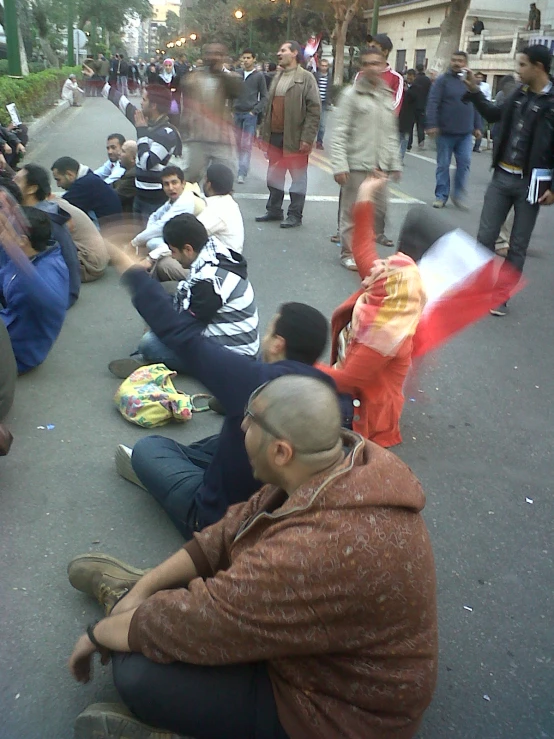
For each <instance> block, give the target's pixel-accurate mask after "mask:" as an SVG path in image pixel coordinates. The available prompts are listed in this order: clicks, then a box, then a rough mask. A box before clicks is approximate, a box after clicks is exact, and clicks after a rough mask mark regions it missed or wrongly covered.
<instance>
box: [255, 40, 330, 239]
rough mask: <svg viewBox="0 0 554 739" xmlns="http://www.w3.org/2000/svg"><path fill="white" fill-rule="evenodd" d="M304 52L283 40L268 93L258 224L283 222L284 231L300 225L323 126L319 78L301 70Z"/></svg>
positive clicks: (292, 42)
mask: <svg viewBox="0 0 554 739" xmlns="http://www.w3.org/2000/svg"><path fill="white" fill-rule="evenodd" d="M301 57H302V49H301V48H300V45H299V44H298V43H297V42H296V41H285V43H284V44H282V46H281V48H280V49H279V51H278V52H277V58H278V59H279V66H280V67H281V70H280V71H279V72H278V73H277V74H276V76H275V77H274V79H273V82H272V84H271V88H270V90H269V96H268V97H269V99H268V105H267V109H266V114H265V118H264V122H263V124H262V132H261V133H262V139H263V140H264V141H265V142H266V144H267V145H268V159H269V166H268V169H267V187H268V190H269V199H268V201H267V205H266V211H267V212H266V213H265V215H263V216H259V217H258V218H256V220H257V221H258V222H260V223H263V222H266V221H281V228H294V227H295V226H300V225H302V214H303V211H304V202H305V200H306V189H307V186H308V157H309V155H310V151H311V150H312V146H313V144H314V141H315V138H316V136H317V131H318V128H319V119H320V117H321V100H320V96H319V90H318V87H317V83H316V81H315V77H314V76H313V74H311V73H310V72H307V71H306V70H305V69H302V67H301V66H300V61H301ZM287 171H289V172H290V175H291V180H292V182H291V187H290V193H289V194H290V206H289V209H288V215H287V218H286V220H283V198H284V195H285V193H284V188H285V175H286V173H287Z"/></svg>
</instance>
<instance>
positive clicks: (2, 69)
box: [0, 59, 44, 77]
mask: <svg viewBox="0 0 554 739" xmlns="http://www.w3.org/2000/svg"><path fill="white" fill-rule="evenodd" d="M28 64H29V72H31V73H37V72H43V71H44V63H43V62H28ZM5 74H8V60H7V59H0V77H3V76H4V75H5Z"/></svg>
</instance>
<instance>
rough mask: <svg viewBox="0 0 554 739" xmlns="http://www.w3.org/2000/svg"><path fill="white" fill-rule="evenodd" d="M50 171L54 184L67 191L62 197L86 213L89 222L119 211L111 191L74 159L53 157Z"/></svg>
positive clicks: (114, 193)
mask: <svg viewBox="0 0 554 739" xmlns="http://www.w3.org/2000/svg"><path fill="white" fill-rule="evenodd" d="M52 174H53V175H54V179H55V180H56V184H57V185H58V187H61V188H62V190H66V191H67V192H66V193H65V195H64V196H63V198H64V200H67V201H68V202H69V203H71V204H72V205H75V206H76V207H77V208H80V209H81V210H82V211H83V212H84V213H87V214H88V215H89V216H90V217H91V218H92V220H93V221H94V220H96V221H98V220H99V219H100V218H105V217H107V216H113V215H117V214H118V213H121V203H120V202H119V198H118V196H117V193H116V192H115V190H114V189H113V188H112V187H110V186H109V185H106V183H105V182H103V181H102V180H101V179H100V177H98V175H95V174H94V172H92V171H91V170H90V169H89V167H86V166H85V165H84V164H79V162H78V161H77V160H76V159H72V158H71V157H60V158H59V159H56V161H55V162H54V164H53V165H52Z"/></svg>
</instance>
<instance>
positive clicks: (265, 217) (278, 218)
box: [256, 213, 283, 223]
mask: <svg viewBox="0 0 554 739" xmlns="http://www.w3.org/2000/svg"><path fill="white" fill-rule="evenodd" d="M282 220H283V213H280V214H279V215H273V214H272V213H266V214H265V215H263V216H256V223H267V222H268V221H282Z"/></svg>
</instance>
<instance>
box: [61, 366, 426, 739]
mask: <svg viewBox="0 0 554 739" xmlns="http://www.w3.org/2000/svg"><path fill="white" fill-rule="evenodd" d="M242 431H243V433H244V435H245V442H244V443H245V446H246V452H247V454H248V459H249V460H250V464H251V465H252V468H253V470H254V474H255V476H256V477H257V478H258V479H259V480H260V482H263V483H266V484H265V485H264V486H263V487H262V488H261V490H260V491H259V492H258V493H257V494H256V495H254V496H253V497H252V498H251V499H250V500H249V501H247V502H245V503H242V504H239V505H236V506H233V507H232V508H231V509H229V511H228V512H227V514H226V515H225V516H224V518H223V519H222V520H221V521H219V522H218V523H216V524H215V525H213V526H210V527H208V528H207V529H206V530H205V531H202V532H201V533H199V534H195V535H194V539H193V540H192V541H191V542H189V543H188V544H187V545H186V546H185V547H184V548H183V549H181V550H180V551H179V552H177V553H176V554H174V555H173V556H172V557H170V558H169V559H168V560H166V561H165V562H164V563H162V564H161V565H159V566H158V567H156V568H154V569H153V570H150V571H149V572H148V573H143V572H141V571H139V570H133V568H130V567H129V566H128V565H124V564H123V563H119V562H118V561H117V560H114V559H113V558H112V557H109V556H108V555H102V554H92V555H85V557H83V558H81V559H82V561H81V564H80V568H79V569H80V571H79V573H78V574H79V578H78V580H76V578H75V575H76V574H77V573H76V571H75V570H76V567H75V565H73V563H72V564H71V565H70V568H69V576H70V581H71V582H72V584H73V585H75V586H76V587H78V588H79V589H80V590H83V591H84V592H86V593H88V594H89V595H95V596H96V597H97V598H98V599H99V600H100V602H101V603H102V604H103V605H105V606H108V607H111V606H113V604H114V600H115V598H114V595H115V592H116V590H117V591H118V593H119V595H120V596H121V595H124V597H120V599H119V602H118V603H117V605H115V607H114V608H113V610H111V615H109V616H108V617H107V618H104V619H103V620H102V621H100V622H98V623H97V624H95V625H91V626H89V627H88V629H87V633H85V634H83V636H81V638H80V639H79V641H78V642H77V644H76V646H75V649H74V652H73V654H72V656H71V659H70V663H69V667H70V670H71V672H72V674H73V676H74V677H75V679H77V680H78V681H79V682H88V681H89V680H90V677H91V663H92V659H93V655H94V652H95V651H98V652H99V653H100V655H101V657H102V661H103V663H104V664H105V663H106V661H107V660H108V659H109V657H110V652H112V653H113V654H112V655H111V656H112V659H113V673H114V682H115V686H116V688H117V690H118V691H119V694H120V696H121V698H122V700H123V702H124V704H125V705H121V704H105V703H103V704H96V705H92V706H89V708H87V709H86V710H85V711H84V712H83V713H82V714H81V715H80V716H79V717H78V719H77V723H76V727H75V736H76V737H77V736H78V737H79V739H93V737H94V739H108V738H109V737H115V736H131V735H132V736H133V737H136V738H137V739H154V737H160V739H161V737H162V736H164V737H167V739H170V738H171V737H176V736H177V735H179V736H195V737H204V739H237V738H238V737H240V739H287V737H290V738H291V739H298V738H300V737H302V739H334V738H335V737H339V736H340V737H345V738H346V739H360V738H361V737H371V738H372V739H391V738H392V737H397V738H398V739H399V738H400V737H402V739H410V738H411V737H413V736H414V735H415V733H416V731H417V729H418V726H419V724H420V722H421V718H422V715H423V712H424V711H425V709H426V708H427V706H428V705H429V703H430V701H431V697H432V694H433V690H434V686H435V680H436V670H437V614H436V596H435V568H434V563H433V553H432V549H431V543H430V539H429V534H428V532H427V529H426V527H425V523H424V521H423V518H422V516H421V515H420V511H421V510H422V508H423V506H424V504H425V496H424V494H423V492H422V490H421V486H420V484H419V482H418V481H417V479H416V478H415V477H414V475H413V474H412V472H411V471H410V470H409V468H408V467H406V465H405V464H404V463H403V462H401V461H400V460H399V459H398V458H397V457H395V456H394V455H393V454H391V453H390V452H387V451H385V450H384V449H381V448H380V447H378V446H376V445H375V444H373V443H372V442H370V441H367V440H364V439H363V438H362V437H361V436H360V435H358V434H355V433H353V432H350V431H344V430H343V429H341V412H340V407H339V403H338V400H337V396H336V393H335V392H334V391H333V389H332V388H331V387H330V386H329V385H328V384H327V383H325V382H322V381H321V380H319V379H316V378H314V377H305V376H304V377H302V376H298V375H288V376H281V377H278V378H277V379H275V380H273V381H271V382H269V383H266V384H265V385H264V386H263V387H261V388H259V389H258V390H257V391H256V392H255V393H254V394H252V396H251V397H250V399H249V400H248V403H247V405H246V409H245V412H244V418H243V420H242ZM83 560H85V561H86V562H88V566H85V562H84V561H83ZM132 573H134V574H132ZM108 591H111V592H112V599H111V601H110V602H108V601H106V600H105V599H104V598H102V597H99V596H101V593H104V594H105V593H106V592H108ZM107 610H109V608H108V609H107ZM129 709H130V711H131V712H129ZM142 722H145V723H142ZM166 732H167V733H166Z"/></svg>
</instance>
